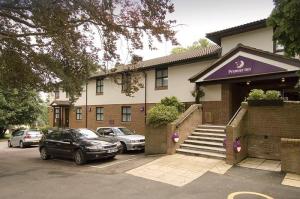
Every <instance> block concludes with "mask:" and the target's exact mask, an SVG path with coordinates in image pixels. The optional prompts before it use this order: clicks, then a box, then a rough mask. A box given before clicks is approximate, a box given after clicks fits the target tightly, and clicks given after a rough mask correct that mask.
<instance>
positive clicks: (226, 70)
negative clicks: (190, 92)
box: [204, 56, 286, 81]
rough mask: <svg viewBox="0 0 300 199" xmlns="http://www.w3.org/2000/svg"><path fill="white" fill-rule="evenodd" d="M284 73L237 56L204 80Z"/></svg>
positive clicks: (274, 67)
mask: <svg viewBox="0 0 300 199" xmlns="http://www.w3.org/2000/svg"><path fill="white" fill-rule="evenodd" d="M284 71H286V70H285V69H283V68H280V67H277V66H273V65H270V64H267V63H263V62H260V61H257V60H254V59H250V58H247V57H243V56H238V57H236V58H235V59H233V60H232V61H230V62H229V63H227V64H225V65H224V66H222V67H221V68H219V69H217V70H216V71H215V72H213V73H212V74H210V75H209V76H207V77H206V78H205V79H204V80H205V81H206V80H217V79H226V78H233V77H243V76H251V75H259V74H268V73H277V72H284Z"/></svg>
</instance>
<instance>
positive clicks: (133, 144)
mask: <svg viewBox="0 0 300 199" xmlns="http://www.w3.org/2000/svg"><path fill="white" fill-rule="evenodd" d="M97 132H98V133H99V134H100V135H102V136H105V137H115V138H117V140H119V141H120V142H121V144H122V146H123V147H122V151H121V152H126V151H133V150H144V149H145V136H143V135H138V134H135V133H134V132H133V131H131V130H129V129H128V128H125V127H99V128H97Z"/></svg>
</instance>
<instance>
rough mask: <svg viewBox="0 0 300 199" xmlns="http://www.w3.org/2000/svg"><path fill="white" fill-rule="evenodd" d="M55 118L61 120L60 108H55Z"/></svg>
mask: <svg viewBox="0 0 300 199" xmlns="http://www.w3.org/2000/svg"><path fill="white" fill-rule="evenodd" d="M54 118H55V119H60V118H61V113H60V107H55V108H54Z"/></svg>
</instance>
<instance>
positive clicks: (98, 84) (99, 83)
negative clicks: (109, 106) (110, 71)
mask: <svg viewBox="0 0 300 199" xmlns="http://www.w3.org/2000/svg"><path fill="white" fill-rule="evenodd" d="M103 85H104V84H103V79H97V80H96V94H98V95H99V94H103Z"/></svg>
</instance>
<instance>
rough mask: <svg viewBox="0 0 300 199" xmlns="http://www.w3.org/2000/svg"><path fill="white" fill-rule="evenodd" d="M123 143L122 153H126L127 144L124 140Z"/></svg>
mask: <svg viewBox="0 0 300 199" xmlns="http://www.w3.org/2000/svg"><path fill="white" fill-rule="evenodd" d="M121 144H122V148H121V150H120V153H126V152H127V147H126V144H125V143H124V142H121Z"/></svg>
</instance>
